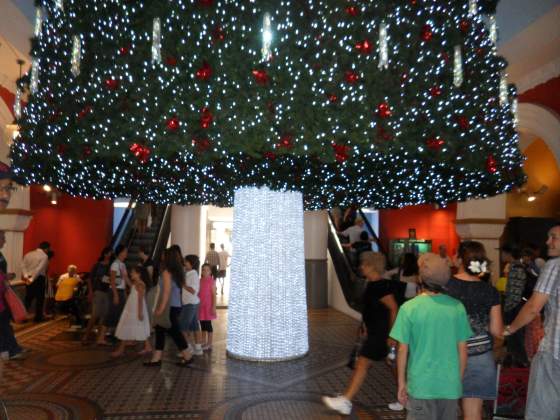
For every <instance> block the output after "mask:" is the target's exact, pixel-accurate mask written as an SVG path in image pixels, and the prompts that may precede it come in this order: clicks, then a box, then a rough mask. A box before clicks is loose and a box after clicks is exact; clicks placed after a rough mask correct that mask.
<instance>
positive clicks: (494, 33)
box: [488, 15, 498, 45]
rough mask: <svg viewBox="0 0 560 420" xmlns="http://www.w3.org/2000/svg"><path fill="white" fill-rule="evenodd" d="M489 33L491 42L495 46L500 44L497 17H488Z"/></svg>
mask: <svg viewBox="0 0 560 420" xmlns="http://www.w3.org/2000/svg"><path fill="white" fill-rule="evenodd" d="M488 32H489V33H490V40H491V41H492V42H493V43H494V45H496V44H497V42H498V24H497V23H496V15H490V16H488Z"/></svg>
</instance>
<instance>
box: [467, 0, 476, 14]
mask: <svg viewBox="0 0 560 420" xmlns="http://www.w3.org/2000/svg"><path fill="white" fill-rule="evenodd" d="M477 13H478V0H469V15H471V16H475V15H476V14H477Z"/></svg>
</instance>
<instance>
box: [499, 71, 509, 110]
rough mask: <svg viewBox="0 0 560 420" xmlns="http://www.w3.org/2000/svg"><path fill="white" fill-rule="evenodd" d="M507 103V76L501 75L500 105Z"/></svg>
mask: <svg viewBox="0 0 560 420" xmlns="http://www.w3.org/2000/svg"><path fill="white" fill-rule="evenodd" d="M507 103H508V84H507V75H506V74H505V73H502V75H501V77H500V105H501V106H505V105H506V104H507Z"/></svg>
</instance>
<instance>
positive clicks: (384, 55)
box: [379, 22, 389, 69]
mask: <svg viewBox="0 0 560 420" xmlns="http://www.w3.org/2000/svg"><path fill="white" fill-rule="evenodd" d="M388 67H389V47H388V45H387V25H386V24H385V22H381V25H379V68H380V69H387V68H388Z"/></svg>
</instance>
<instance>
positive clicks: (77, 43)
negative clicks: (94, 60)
mask: <svg viewBox="0 0 560 420" xmlns="http://www.w3.org/2000/svg"><path fill="white" fill-rule="evenodd" d="M81 60H82V41H81V39H80V36H79V35H74V36H73V37H72V59H71V64H72V68H71V70H70V71H71V72H72V74H73V75H74V77H78V75H79V74H80V62H81Z"/></svg>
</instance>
